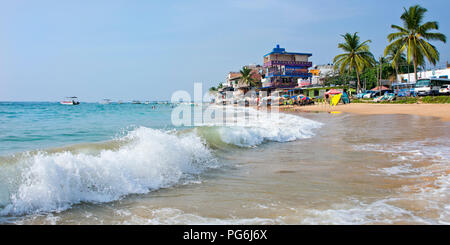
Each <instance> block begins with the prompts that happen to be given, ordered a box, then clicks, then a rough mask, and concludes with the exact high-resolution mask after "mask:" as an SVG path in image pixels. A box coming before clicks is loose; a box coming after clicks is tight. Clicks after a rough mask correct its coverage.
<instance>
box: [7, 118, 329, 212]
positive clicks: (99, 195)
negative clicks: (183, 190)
mask: <svg viewBox="0 0 450 245" xmlns="http://www.w3.org/2000/svg"><path fill="white" fill-rule="evenodd" d="M248 113H249V114H250V115H251V117H252V119H251V123H250V125H247V124H246V125H240V124H239V123H238V124H235V125H234V126H229V127H227V126H223V125H219V126H217V125H203V126H200V127H196V128H194V129H188V130H182V131H175V130H173V131H162V130H155V129H151V128H146V127H138V128H135V129H133V130H131V131H129V132H128V133H127V134H126V135H125V136H123V137H120V138H119V139H116V140H113V141H109V142H104V143H86V144H83V145H79V146H70V147H66V148H61V149H57V150H55V149H50V150H46V151H36V152H25V153H21V154H16V155H14V156H7V157H0V216H18V215H26V214H36V213H42V212H53V211H63V210H66V209H69V208H71V207H72V206H73V205H75V204H79V203H83V202H90V203H104V202H111V201H114V200H119V199H121V198H123V197H124V196H126V195H130V194H145V193H148V192H150V191H152V190H156V189H160V188H168V187H171V186H175V185H177V184H184V183H190V182H192V181H194V180H197V179H198V178H199V175H201V174H202V173H203V172H205V171H206V170H208V169H212V168H218V167H220V160H218V159H217V156H216V154H215V152H214V151H215V150H216V149H224V148H226V147H253V146H256V145H259V144H262V143H263V142H266V141H277V142H286V141H292V140H297V139H302V138H307V137H311V136H313V132H312V130H313V129H314V128H317V127H320V125H321V124H320V123H318V122H315V121H312V120H308V119H305V118H302V117H298V116H294V115H287V114H280V116H279V118H277V119H269V118H267V117H264V116H263V115H261V113H259V112H257V111H255V110H249V111H248Z"/></svg>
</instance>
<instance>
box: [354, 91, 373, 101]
mask: <svg viewBox="0 0 450 245" xmlns="http://www.w3.org/2000/svg"><path fill="white" fill-rule="evenodd" d="M370 93H371V91H370V90H367V91H364V92H362V93H358V94H357V95H356V98H357V99H362V98H364V95H366V94H370Z"/></svg>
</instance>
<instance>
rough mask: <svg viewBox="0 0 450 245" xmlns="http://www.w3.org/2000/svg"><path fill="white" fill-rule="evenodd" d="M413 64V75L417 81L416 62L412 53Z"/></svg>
mask: <svg viewBox="0 0 450 245" xmlns="http://www.w3.org/2000/svg"><path fill="white" fill-rule="evenodd" d="M413 65H414V77H415V79H416V82H417V64H416V57H415V55H413Z"/></svg>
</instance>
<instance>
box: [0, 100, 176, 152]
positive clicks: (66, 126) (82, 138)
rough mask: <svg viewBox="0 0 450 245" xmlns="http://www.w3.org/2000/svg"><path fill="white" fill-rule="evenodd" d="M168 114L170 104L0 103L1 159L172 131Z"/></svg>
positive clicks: (170, 108)
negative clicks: (133, 131)
mask: <svg viewBox="0 0 450 245" xmlns="http://www.w3.org/2000/svg"><path fill="white" fill-rule="evenodd" d="M153 106H155V109H153V108H152V107H153ZM171 111H172V106H171V105H170V104H158V105H152V104H147V105H146V104H131V103H124V104H115V103H111V104H106V105H103V104H99V103H81V104H80V105H76V106H71V105H61V104H59V103H56V102H0V155H8V154H13V153H17V152H23V151H27V150H36V149H46V148H50V147H59V146H66V145H72V144H77V143H85V142H98V141H105V140H111V139H113V138H115V137H117V136H120V135H121V134H122V133H123V132H124V131H127V130H129V129H130V128H133V127H138V126H145V127H150V128H156V129H171V128H173V126H172V124H171V122H170V118H171V116H170V115H171Z"/></svg>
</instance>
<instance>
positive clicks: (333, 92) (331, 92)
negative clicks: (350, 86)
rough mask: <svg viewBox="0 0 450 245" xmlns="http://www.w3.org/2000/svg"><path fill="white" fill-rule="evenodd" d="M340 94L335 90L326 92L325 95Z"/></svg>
mask: <svg viewBox="0 0 450 245" xmlns="http://www.w3.org/2000/svg"><path fill="white" fill-rule="evenodd" d="M340 93H341V92H340V91H338V90H336V89H334V88H333V89H330V90H329V91H328V92H326V93H325V94H340Z"/></svg>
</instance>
